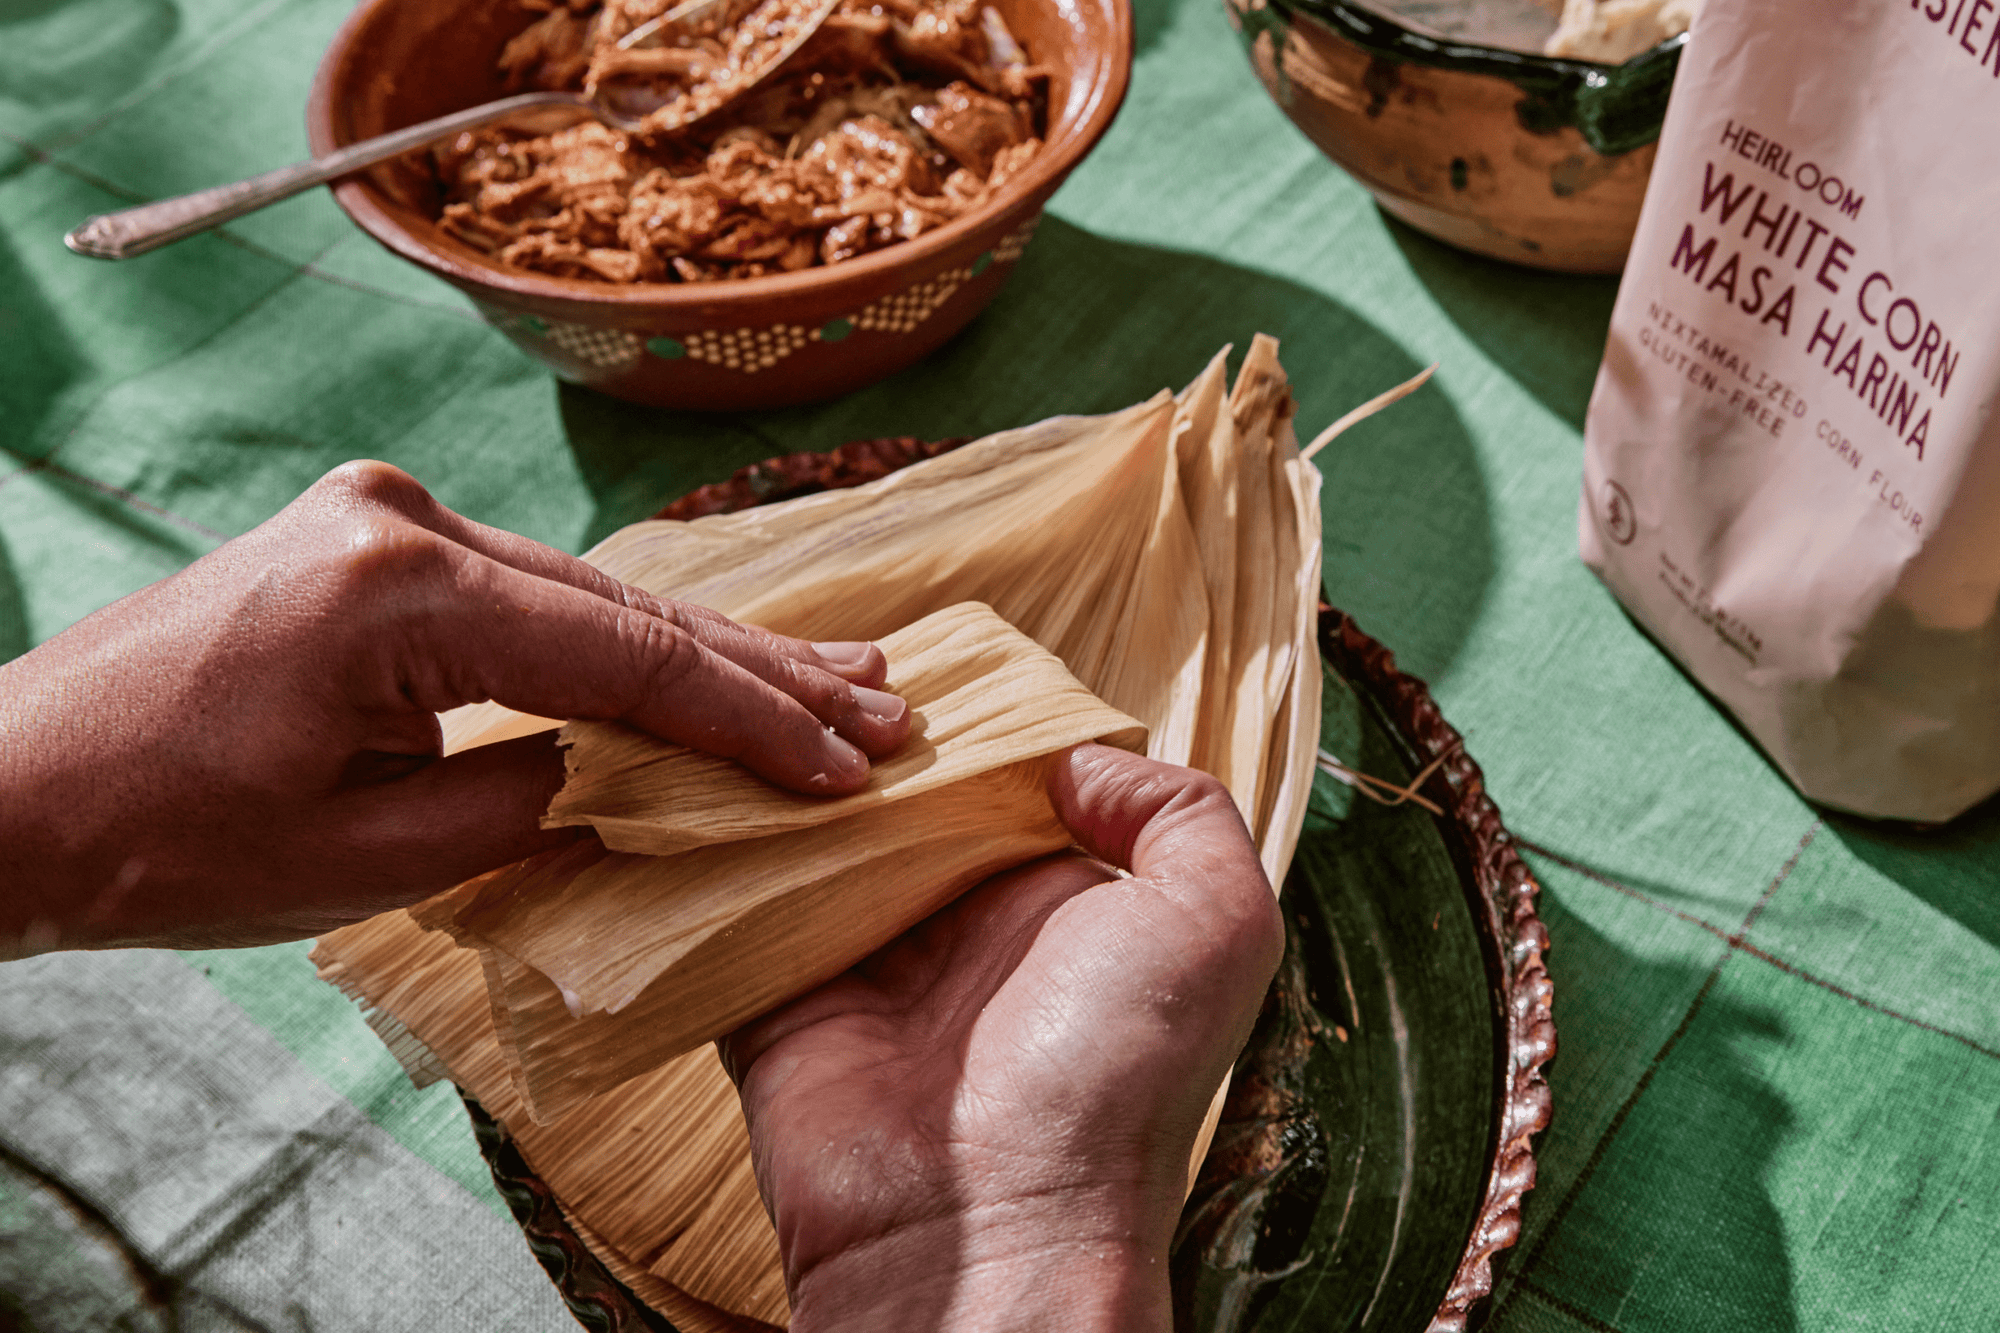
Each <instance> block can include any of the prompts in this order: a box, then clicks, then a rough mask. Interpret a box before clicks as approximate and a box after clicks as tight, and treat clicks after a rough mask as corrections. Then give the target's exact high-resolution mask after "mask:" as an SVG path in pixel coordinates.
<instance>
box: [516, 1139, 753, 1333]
mask: <svg viewBox="0 0 2000 1333" xmlns="http://www.w3.org/2000/svg"><path fill="white" fill-rule="evenodd" d="M745 1160H748V1159H745ZM732 1186H733V1182H732ZM755 1187H756V1182H755V1181H754V1180H752V1181H751V1182H750V1188H751V1189H753V1190H754V1189H755ZM736 1188H740V1187H736ZM716 1197H717V1198H728V1197H731V1196H730V1194H729V1193H727V1192H725V1193H723V1194H720V1195H717V1196H716ZM556 1206H557V1207H558V1208H561V1209H562V1215H563V1219H564V1220H565V1221H567V1222H568V1223H569V1225H570V1229H571V1230H572V1231H574V1232H576V1234H577V1237H578V1238H579V1239H580V1240H582V1241H583V1243H584V1244H585V1245H586V1246H588V1247H589V1248H590V1251H591V1252H592V1253H593V1254H595V1255H596V1256H597V1257H598V1258H599V1259H601V1260H603V1261H604V1266H605V1267H606V1268H607V1269H609V1270H610V1271H611V1276H613V1277H615V1278H617V1279H618V1280H619V1281H620V1282H623V1283H624V1284H625V1285H626V1287H628V1288H629V1289H630V1290H631V1291H632V1294H633V1295H635V1296H637V1297H638V1298H639V1299H640V1300H642V1301H644V1302H645V1303H646V1304H648V1305H650V1306H652V1307H653V1308H654V1309H655V1310H658V1311H659V1312H660V1313H662V1314H664V1315H666V1316H667V1318H669V1319H671V1320H673V1322H674V1327H675V1328H677V1329H679V1330H680V1331H681V1333H774V1330H775V1329H778V1328H781V1327H783V1323H784V1320H785V1317H786V1314H787V1313H788V1312H787V1311H786V1310H785V1308H784V1306H783V1302H782V1297H783V1291H782V1290H781V1291H780V1292H779V1296H780V1298H781V1299H780V1303H779V1309H778V1315H777V1317H778V1320H779V1322H778V1323H776V1324H773V1323H768V1322H766V1321H765V1320H762V1319H752V1318H750V1317H749V1316H747V1315H734V1314H730V1313H728V1312H726V1311H724V1310H721V1309H718V1308H717V1307H715V1306H713V1305H711V1304H709V1303H708V1302H707V1301H703V1300H698V1299H696V1298H695V1297H694V1296H692V1295H690V1294H688V1293H687V1292H685V1291H683V1290H681V1288H679V1287H677V1286H675V1285H674V1284H673V1283H671V1282H669V1281H668V1280H667V1279H665V1278H663V1277H660V1276H658V1275H657V1274H654V1273H652V1272H650V1271H649V1270H647V1269H644V1268H641V1267H639V1266H638V1265H636V1264H634V1263H633V1262H632V1260H631V1258H630V1257H629V1256H628V1255H626V1254H624V1253H623V1252H622V1251H620V1250H619V1249H618V1248H617V1247H616V1246H615V1245H613V1244H611V1243H610V1242H609V1241H607V1240H605V1239H604V1238H603V1237H602V1236H600V1235H598V1234H597V1233H596V1232H595V1231H592V1230H591V1228H590V1224H589V1223H587V1222H585V1221H584V1220H583V1219H582V1218H580V1217H578V1216H577V1215H576V1214H575V1213H573V1212H571V1211H570V1209H569V1208H568V1207H567V1206H565V1205H564V1204H563V1201H562V1200H561V1199H558V1200H556ZM743 1262H744V1263H746V1264H754V1263H756V1262H757V1261H756V1260H755V1259H752V1258H749V1257H747V1256H746V1257H745V1258H744V1260H743Z"/></svg>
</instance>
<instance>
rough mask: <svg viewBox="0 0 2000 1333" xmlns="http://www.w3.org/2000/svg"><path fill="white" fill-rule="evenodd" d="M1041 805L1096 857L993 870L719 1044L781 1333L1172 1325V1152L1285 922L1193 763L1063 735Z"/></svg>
mask: <svg viewBox="0 0 2000 1333" xmlns="http://www.w3.org/2000/svg"><path fill="white" fill-rule="evenodd" d="M1051 795H1052V797H1053V798H1054V800H1055V803H1056V809H1057V811H1058V813H1060V814H1061V816H1062V818H1063V821H1064V822H1065V823H1066V824H1067V825H1068V826H1069V828H1070V830H1071V831H1072V832H1073V833H1075V835H1076V837H1077V841H1078V843H1079V844H1080V846H1081V847H1082V848H1083V849H1084V850H1085V851H1086V852H1089V853H1090V854H1091V855H1092V856H1095V857H1097V858H1100V860H1092V859H1090V857H1087V856H1083V855H1079V854H1077V853H1074V852H1072V853H1066V854H1063V855H1059V856H1054V857H1049V858H1045V859H1043V860H1041V861H1037V862H1034V863H1032V864H1030V865H1028V866H1024V867H1021V868H1019V869H1017V870H1014V871H1011V872H1008V873H1007V874H1004V875H1000V876H997V877H995V878H994V879H992V880H989V881H988V882H987V883H985V884H984V885H981V886H980V887H979V888H977V889H975V890H973V891H972V892H971V893H970V894H968V895H966V896H965V897H964V898H961V899H960V900H959V901H958V902H957V903H955V904H954V905H953V906H951V907H949V908H947V909H945V910H944V911H943V912H940V913H938V914H937V915H936V916H934V917H932V918H931V919H930V920H929V921H927V922H925V923H924V924H923V925H921V926H919V927H917V928H916V929H915V930H913V931H911V932H910V933H909V934H907V935H905V936H903V937H902V938H901V939H899V940H897V941H895V942H893V943H892V944H890V945H889V946H888V947H887V948H885V949H883V950H881V951H880V952H879V953H877V954H875V955H874V956H873V957H871V958H870V959H868V960H867V961H866V962H864V963H863V964H862V965H861V966H859V967H857V968H855V969H853V970H852V971H849V972H847V973H845V974H843V975H842V976H840V977H837V978H835V979H834V980H833V981H831V982H829V983H827V984H826V985H824V986H822V987H820V988H819V989H817V990H815V991H813V992H811V993H810V994H808V995H805V996H803V997H801V998H800V999H798V1000H795V1001H793V1002H792V1003H791V1004H789V1005H786V1006H785V1007H784V1008H781V1009H778V1010H776V1011H774V1012H773V1013H771V1014H769V1015H767V1016H765V1017H764V1018H761V1019H759V1020H757V1021H756V1022H754V1023H751V1024H749V1025H748V1026H746V1027H744V1028H743V1029H742V1030H740V1031H739V1032H737V1033H735V1034H733V1035H732V1036H730V1037H729V1038H727V1039H725V1040H724V1041H723V1042H722V1043H721V1049H722V1056H723V1060H724V1063H725V1064H727V1065H728V1067H729V1069H730V1071H731V1074H732V1076H733V1077H735V1078H736V1080H737V1083H738V1085H739V1087H740V1088H741V1090H742V1096H743V1107H744V1112H745V1115H746V1116H747V1118H748V1121H749V1126H750V1146H751V1154H752V1158H753V1161H754V1164H755V1167H756V1171H757V1181H758V1185H759V1187H760V1188H761V1189H762V1191H763V1194H764V1198H765V1201H766V1203H767V1205H768V1207H769V1208H770V1210H771V1214H772V1218H773V1220H774V1222H775V1223H776V1225H777V1231H778V1244H779V1248H780V1250H781V1252H782V1253H783V1255H784V1260H785V1277H786V1284H787V1287H788V1288H789V1290H790V1293H791V1300H792V1328H793V1330H794V1333H826V1331H827V1330H834V1329H845V1328H868V1329H880V1328H894V1329H906V1330H921V1329H941V1328H949V1329H953V1330H974V1329H978V1330H988V1329H1029V1328H1037V1329H1042V1328H1048V1329H1053V1328H1062V1329H1065V1330H1088V1329H1099V1328H1101V1329H1120V1330H1131V1329H1162V1330H1164V1329H1166V1328H1168V1327H1169V1326H1170V1324H1171V1314H1170V1307H1169V1296H1168V1290H1167V1245H1168V1242H1169V1240H1170V1239H1171V1237H1172V1234H1173V1229H1174V1225H1175V1221H1176V1219H1177V1218H1178V1216H1179V1214H1180V1209H1181V1203H1182V1199H1183V1196H1184V1194H1185V1192H1186V1187H1187V1172H1188V1158H1189V1155H1190V1153H1191V1152H1192V1150H1193V1147H1194V1140H1195V1136H1196V1134H1197V1133H1198V1132H1199V1129H1200V1126H1201V1123H1202V1119H1203V1117H1204V1115H1205V1114H1206V1112H1207V1109H1208V1105H1209V1102H1210V1100H1211V1098H1212V1096H1213V1094H1214V1092H1215V1090H1216V1088H1217V1087H1219V1086H1220V1085H1221V1082H1222V1080H1223V1078H1224V1076H1225V1075H1226V1074H1227V1073H1228V1072H1229V1068H1230V1065H1231V1063H1232V1062H1233V1061H1234V1060H1235V1058H1236V1055H1237V1053H1238V1052H1239V1051H1240V1050H1241V1049H1242V1046H1243V1043H1244V1041H1245V1040H1247V1039H1248V1037H1249V1033H1250V1029H1251V1025H1252V1024H1253V1022H1254V1021H1255V1019H1256V1015H1257V1010H1258V1006H1259V1003H1260V1002H1261V1001H1262V999H1263V995H1264V991H1265V988H1266V986H1267V985H1268V984H1269V982H1270V980H1271V976H1272V974H1273V972H1274V971H1275V970H1276V968H1277V965H1278V959H1279V957H1280V955H1281V954H1282V952H1283V949H1284V928H1283V924H1282V922H1281V921H1280V919H1279V916H1278V909H1277V904H1276V901H1275V899H1274V898H1273V896H1272V894H1271V890H1270V886H1269V883H1268V882H1267V881H1266V880H1265V878H1264V873H1263V870H1262V868H1261V867H1260V866H1259V864H1258V860H1257V853H1256V849H1255V848H1254V847H1253V846H1252V845H1251V842H1250V838H1249V835H1248V833H1247V832H1246V831H1245V830H1244V827H1243V821H1242V819H1241V817H1240V816H1239V815H1238V814H1237V811H1236V807H1235V806H1234V805H1233V804H1232V803H1231V801H1230V799H1229V796H1228V794H1227V793H1226V792H1225V791H1224V790H1223V788H1222V786H1221V784H1219V783H1217V782H1216V781H1215V780H1214V779H1212V778H1209V777H1206V776H1204V775H1202V774H1198V773H1194V772H1192V771H1190V770H1187V769H1180V768H1174V767H1171V766H1169V765H1166V764H1161V763H1156V762H1153V761H1151V760H1147V759H1141V758H1139V757H1137V756H1134V755H1129V754H1126V753H1124V752H1122V751H1118V750H1112V749H1108V748H1106V747H1104V746H1097V745H1087V746H1079V747H1078V748H1076V749H1075V750H1072V751H1071V752H1070V753H1069V755H1068V756H1066V757H1065V759H1064V761H1063V762H1062V763H1061V764H1060V765H1059V766H1058V768H1057V771H1056V775H1055V777H1054V779H1053V780H1052V782H1051ZM1103 862H1109V863H1110V864H1111V865H1115V866H1125V867H1130V869H1131V871H1132V872H1133V873H1132V876H1131V877H1130V878H1119V877H1117V875H1116V874H1115V873H1114V872H1112V871H1111V870H1109V869H1107V868H1106V866H1105V865H1104V864H1103Z"/></svg>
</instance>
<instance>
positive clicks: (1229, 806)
mask: <svg viewBox="0 0 2000 1333" xmlns="http://www.w3.org/2000/svg"><path fill="white" fill-rule="evenodd" d="M1049 796H1050V799H1051V800H1052V801H1054V803H1055V808H1056V814H1057V815H1058V816H1059V817H1060V818H1061V819H1062V821H1063V823H1064V825H1066V826H1067V827H1068V828H1069V830H1070V832H1071V833H1073V834H1075V835H1076V840H1077V844H1078V845H1079V846H1080V847H1082V848H1083V849H1084V850H1085V851H1087V852H1089V853H1090V854H1091V855H1093V856H1096V857H1098V858H1100V859H1101V860H1104V861H1107V862H1109V863H1111V864H1112V865H1115V866H1123V867H1125V868H1127V869H1129V870H1130V871H1131V872H1132V874H1133V875H1134V877H1136V878H1138V879H1141V880H1144V881H1147V882H1148V883H1149V884H1151V885H1152V886H1154V887H1155V888H1156V889H1157V890H1158V891H1159V892H1161V893H1163V894H1164V895H1166V896H1167V897H1168V898H1170V899H1173V900H1174V901H1175V902H1176V903H1178V904H1179V905H1180V906H1181V907H1183V908H1184V909H1185V910H1188V911H1190V912H1193V913H1196V914H1197V915H1198V916H1200V917H1201V918H1203V919H1204V920H1206V921H1207V922H1208V923H1209V927H1210V928H1211V929H1214V930H1216V931H1220V932H1227V937H1228V938H1232V939H1236V938H1239V937H1240V939H1241V943H1242V947H1243V948H1244V949H1245V950H1246V951H1248V952H1247V953H1246V956H1252V955H1254V956H1257V957H1260V958H1268V960H1269V967H1270V968H1275V967H1276V966H1277V962H1278V957H1279V955H1280V954H1281V953H1282V952H1283V950H1284V929H1283V924H1282V922H1281V921H1280V920H1279V918H1278V914H1277V910H1276V907H1275V899H1274V897H1273V895H1272V893H1271V885H1270V881H1269V880H1268V879H1266V878H1265V876H1264V870H1263V866H1262V865H1261V864H1260V863H1259V861H1258V857H1257V849H1256V846H1255V845H1254V844H1253V843H1252V842H1251V841H1250V833H1249V830H1248V829H1246V828H1245V827H1244V825H1243V817H1242V815H1241V814H1240V813H1238V811H1237V809H1236V804H1235V802H1234V801H1232V800H1231V799H1230V797H1229V793H1228V791H1227V790H1226V789H1224V787H1223V786H1222V784H1221V783H1220V782H1218V781H1216V780H1215V779H1214V778H1212V777H1210V776H1208V775H1207V774H1205V773H1198V772H1195V771H1194V770H1192V769H1185V768H1177V767H1175V766H1173V765H1171V764H1163V763H1160V762H1158V761H1156V760H1152V759H1146V758H1143V757H1141V756H1139V755H1135V754H1128V753H1126V752H1125V751H1123V750H1115V749H1112V748H1111V747H1109V746H1104V745H1079V746H1077V747H1075V748H1074V749H1072V750H1071V751H1070V752H1069V753H1068V754H1067V755H1065V756H1063V759H1062V761H1061V762H1059V763H1057V764H1056V765H1055V767H1054V769H1053V771H1052V772H1051V775H1050V779H1049ZM1268 975H1269V972H1268V969H1267V971H1266V973H1265V976H1266V977H1267V978H1268Z"/></svg>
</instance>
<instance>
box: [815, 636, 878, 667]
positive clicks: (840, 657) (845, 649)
mask: <svg viewBox="0 0 2000 1333" xmlns="http://www.w3.org/2000/svg"><path fill="white" fill-rule="evenodd" d="M874 647H875V645H874V644H872V643H854V642H840V643H816V644H814V645H813V651H814V652H816V653H818V654H819V655H820V656H821V657H823V658H825V659H826V660H827V661H828V662H831V663H832V664H833V665H835V666H837V667H846V668H848V669H849V670H850V671H852V670H859V669H860V668H861V667H865V666H867V665H868V657H869V653H870V652H871V651H872V650H873V649H874Z"/></svg>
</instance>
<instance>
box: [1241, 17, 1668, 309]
mask: <svg viewBox="0 0 2000 1333" xmlns="http://www.w3.org/2000/svg"><path fill="white" fill-rule="evenodd" d="M1223 3H1224V5H1225V8H1226V10H1227V12H1228V15H1229V20H1230V23H1231V24H1232V25H1233V26H1234V27H1235V28H1236V31H1237V33H1238V35H1239V36H1240V37H1241V38H1242V41H1243V47H1244V50H1245V52H1246V54H1248V56H1249V58H1250V66H1251V68H1252V69H1253V70H1255V71H1256V74H1257V77H1258V79H1259V80H1260V81H1261V82H1262V83H1263V85H1264V89H1265V91H1266V92H1268V93H1270V95H1271V98H1272V100H1273V101H1275V102H1277V104H1278V106H1279V108H1280V109H1282V110H1283V111H1284V113H1285V114H1286V115H1287V116H1289V117H1291V120H1292V122H1293V124H1295V125H1297V126H1298V127H1299V129H1301V130H1302V131H1304V132H1305V135H1306V137H1307V138H1309V139H1311V140H1312V141H1313V142H1314V143H1315V144H1317V145H1319V147H1320V149H1321V150H1322V151H1323V152H1325V153H1326V155H1327V156H1328V157H1330V158H1332V159H1333V160H1334V161H1335V162H1337V163H1339V164H1340V166H1341V167H1343V168H1344V169H1346V171H1347V172H1348V173H1349V174H1350V175H1352V176H1353V177H1354V178H1355V179H1356V180H1358V181H1360V182H1361V183H1362V184H1363V185H1365V186H1366V187H1367V188H1368V190H1369V192H1370V193H1371V194H1373V195H1374V196H1375V199H1376V201H1377V202H1378V203H1380V204H1381V206H1382V208H1383V210H1384V211H1385V212H1388V213H1390V214H1392V215H1394V216H1395V217H1397V218H1400V219H1401V220H1403V221H1404V222H1407V223H1409V224H1410V225H1411V226H1413V227H1415V228H1417V229H1418V230H1419V231H1422V232H1425V233H1427V234H1429V235H1432V236H1435V237H1437V238H1438V239H1439V240H1442V241H1447V242H1449V243H1451V244H1452V245H1456V246H1460V247H1462V248H1464V249H1467V250H1473V251H1476V252H1478V253H1480V254H1485V255H1491V256H1493V257H1495V258H1498V259H1507V260H1512V261H1513V262H1515V263H1519V264H1527V265H1531V266H1533V267H1536V268H1547V269H1558V270H1563V271H1567V272H1574V273H1616V272H1618V271H1619V270H1620V269H1621V268H1623V267H1624V264H1625V254H1626V251H1627V250H1629V249H1630V248H1631V245H1632V233H1633V230H1634V229H1635V228H1636V227H1637V226H1638V222H1639V204H1640V202H1641V200H1642V199H1643V198H1644V197H1645V193H1646V181H1647V178H1648V177H1649V176H1650V175H1651V173H1652V167H1653V150H1654V145H1655V143H1656V141H1657V140H1658V139H1659V135H1660V122H1661V120H1662V119H1663V118H1664V117H1665V115H1666V110H1667V94H1668V93H1669V92H1670V91H1671V90H1672V88H1673V81H1674V71H1675V70H1676V68H1678V66H1679V63H1680V52H1681V46H1682V45H1683V43H1684V40H1685V39H1684V38H1682V37H1675V38H1673V39H1671V40H1669V41H1666V42H1663V43H1661V44H1660V45H1659V46H1657V47H1655V48H1653V49H1652V50H1650V51H1647V52H1644V53H1643V54H1641V55H1638V56H1635V57H1633V58H1632V59H1630V60H1628V61H1626V62H1625V63H1624V64H1622V65H1603V64H1596V63H1593V62H1591V61H1585V60H1566V59H1559V58H1556V57H1553V56H1541V55H1530V54H1524V53H1522V52H1518V51H1507V50H1502V49H1500V48H1498V47H1491V46H1478V45H1474V44H1470V43H1464V42H1455V41H1450V40H1446V39H1442V38H1438V37H1433V36H1429V35H1427V34H1425V33H1422V32H1418V31H1416V30H1414V29H1412V28H1409V27H1406V26H1404V25H1403V24H1401V23H1398V22H1396V21H1395V20H1393V19H1390V18H1387V17H1385V16H1383V15H1381V14H1378V13H1376V12H1375V11H1374V10H1372V9H1370V8H1368V7H1367V6H1365V5H1359V4H1350V3H1346V0H1223Z"/></svg>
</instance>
